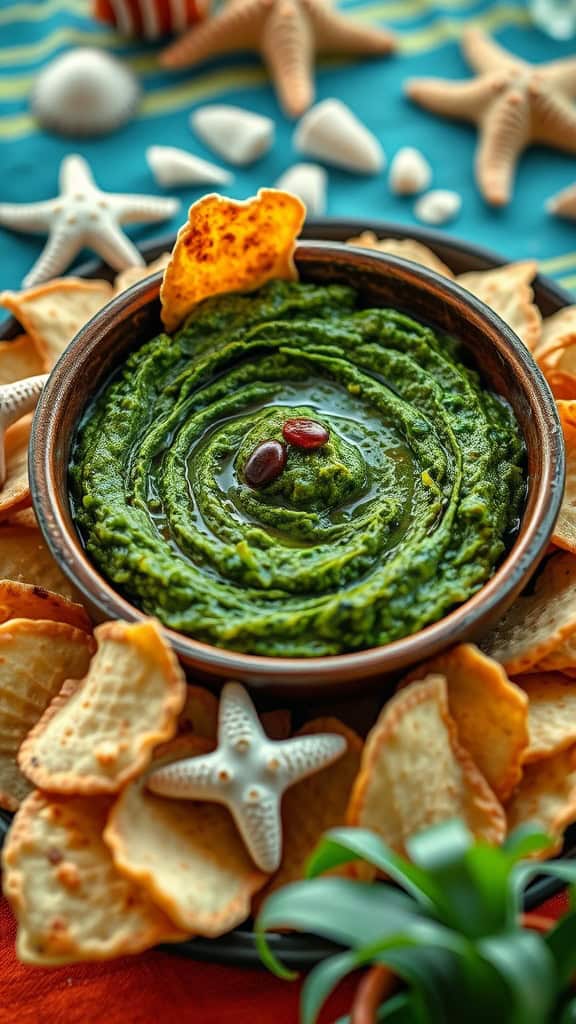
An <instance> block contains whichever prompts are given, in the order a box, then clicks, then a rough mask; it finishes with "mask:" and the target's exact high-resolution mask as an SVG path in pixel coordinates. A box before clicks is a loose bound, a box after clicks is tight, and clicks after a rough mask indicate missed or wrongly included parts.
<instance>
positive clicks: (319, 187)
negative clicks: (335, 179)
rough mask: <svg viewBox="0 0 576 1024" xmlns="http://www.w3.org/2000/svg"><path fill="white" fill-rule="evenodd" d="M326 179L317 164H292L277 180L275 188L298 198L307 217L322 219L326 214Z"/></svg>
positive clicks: (324, 173)
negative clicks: (304, 208)
mask: <svg viewBox="0 0 576 1024" xmlns="http://www.w3.org/2000/svg"><path fill="white" fill-rule="evenodd" d="M327 177H328V176H327V174H326V171H325V170H324V168H323V167H320V166H319V164H294V166H293V167H289V168H288V170H287V171H284V174H282V175H281V176H280V177H279V178H278V181H277V182H276V188H280V189H282V190H283V191H284V192H292V193H293V195H295V196H298V198H299V199H301V200H302V202H303V203H304V206H305V207H306V213H307V214H308V216H309V217H322V216H323V214H325V213H326V181H327Z"/></svg>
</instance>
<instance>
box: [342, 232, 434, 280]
mask: <svg viewBox="0 0 576 1024" xmlns="http://www.w3.org/2000/svg"><path fill="white" fill-rule="evenodd" d="M346 245H356V246H359V247H360V248H361V249H377V250H378V251H379V252H387V253H389V254H390V256H400V258H401V259H403V260H412V263H419V264H420V266H421V267H428V268H429V270H435V271H436V273H437V274H442V276H443V277H449V278H451V279H452V280H453V279H454V274H453V273H452V271H451V270H450V267H447V266H446V264H445V263H443V262H442V260H441V259H440V258H439V256H437V255H436V253H435V252H432V249H429V248H428V246H427V245H422V242H417V241H416V239H415V238H377V237H376V235H375V234H374V232H373V231H363V232H362V234H361V235H356V236H355V238H347V239H346Z"/></svg>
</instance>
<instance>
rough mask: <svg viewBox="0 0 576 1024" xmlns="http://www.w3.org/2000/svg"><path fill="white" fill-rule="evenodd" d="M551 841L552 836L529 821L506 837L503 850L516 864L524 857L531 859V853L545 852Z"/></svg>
mask: <svg viewBox="0 0 576 1024" xmlns="http://www.w3.org/2000/svg"><path fill="white" fill-rule="evenodd" d="M551 841H552V840H551V838H550V836H549V835H547V834H546V832H543V831H542V829H541V828H540V827H539V826H538V825H535V824H532V823H531V822H529V821H527V822H525V824H524V825H519V826H518V828H515V829H514V831H513V832H511V833H510V835H509V836H507V837H506V839H505V840H504V843H503V845H502V849H503V850H504V851H505V853H507V854H509V855H510V858H511V859H512V861H514V862H515V861H517V860H521V859H522V858H523V857H529V856H530V854H531V853H539V851H540V850H545V849H546V848H547V847H548V846H550V843H551Z"/></svg>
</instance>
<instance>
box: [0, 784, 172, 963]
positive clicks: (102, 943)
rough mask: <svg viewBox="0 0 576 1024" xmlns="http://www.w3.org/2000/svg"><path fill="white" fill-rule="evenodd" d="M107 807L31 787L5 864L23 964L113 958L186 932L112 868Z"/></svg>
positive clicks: (7, 892)
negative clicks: (106, 837)
mask: <svg viewBox="0 0 576 1024" xmlns="http://www.w3.org/2000/svg"><path fill="white" fill-rule="evenodd" d="M110 805H111V801H110V799H109V798H106V797H68V798H66V797H58V796H54V795H48V794H47V793H39V792H34V793H32V794H31V795H30V796H29V797H28V798H27V800H25V802H24V803H23V804H22V807H21V808H20V810H19V811H18V814H17V815H16V818H15V819H14V822H13V824H12V827H11V829H10V831H9V833H8V838H7V840H6V843H5V846H4V850H3V854H2V864H3V870H4V878H3V887H4V894H5V896H6V897H7V899H8V900H9V902H10V904H11V906H12V909H13V911H14V914H15V916H16V920H17V922H18V934H17V939H16V952H17V954H18V957H19V959H20V960H22V961H23V962H24V963H26V964H36V965H38V966H41V967H56V966H58V965H60V964H70V963H76V962H77V961H81V960H109V959H110V958H111V957H117V956H123V955H124V954H127V953H139V952H141V951H142V950H143V949H148V948H149V947H150V946H155V945H156V944H157V943H158V942H177V941H180V940H182V939H185V938H187V937H188V936H187V935H186V934H185V933H183V932H181V931H180V930H178V929H177V928H176V927H175V926H174V925H173V923H172V922H171V921H170V920H169V918H167V917H166V915H165V914H164V913H163V912H162V910H160V908H159V907H157V906H155V905H154V903H152V901H151V900H150V899H149V897H148V896H147V894H146V893H145V892H143V891H142V890H141V889H140V888H139V887H138V886H135V885H134V884H133V883H132V882H130V881H129V879H127V878H125V877H123V876H122V875H120V874H119V873H118V871H117V870H116V868H115V867H114V862H113V860H112V857H111V855H110V851H109V849H108V847H107V846H106V844H105V843H104V841H103V839H102V833H103V830H104V826H105V824H106V819H107V816H108V813H109V810H110Z"/></svg>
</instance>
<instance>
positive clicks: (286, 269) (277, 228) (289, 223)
mask: <svg viewBox="0 0 576 1024" xmlns="http://www.w3.org/2000/svg"><path fill="white" fill-rule="evenodd" d="M305 216H306V208H305V206H304V205H303V203H302V202H301V201H300V200H299V199H297V198H296V196H293V195H290V193H289V192H281V191H279V190H278V189H272V188H262V189H260V191H259V193H258V195H257V196H256V197H255V198H253V199H247V200H245V201H244V202H238V201H237V200H235V199H225V198H223V197H222V196H218V195H214V194H212V195H207V196H204V197H203V198H202V199H199V200H198V202H196V203H193V205H192V206H191V207H190V210H189V212H188V222H187V223H186V224H184V226H183V227H181V228H180V231H179V232H178V238H177V239H176V245H175V246H174V249H173V251H172V255H171V258H170V262H169V264H168V266H167V268H166V273H165V274H164V281H163V284H162V288H161V289H160V299H161V302H162V320H163V323H164V326H165V327H166V330H167V331H173V330H175V328H176V327H178V326H179V325H180V324H181V323H182V321H183V320H184V319H185V317H187V316H188V314H189V313H190V312H191V311H192V310H193V309H194V307H195V306H197V305H198V303H199V302H202V300H203V299H207V298H209V296H211V295H220V294H222V292H247V291H248V292H251V291H255V290H256V288H260V287H261V286H262V285H263V284H265V283H266V281H270V280H272V279H273V278H280V279H281V280H288V281H292V280H295V279H296V276H297V275H296V268H295V267H294V260H293V253H294V245H295V241H296V239H297V237H298V235H299V233H300V229H301V227H302V224H303V223H304V217H305Z"/></svg>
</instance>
